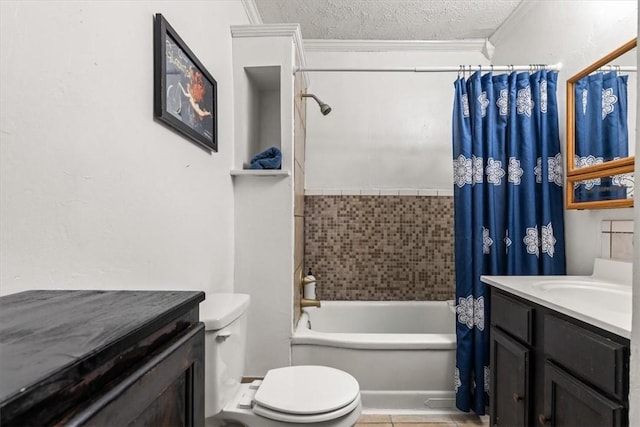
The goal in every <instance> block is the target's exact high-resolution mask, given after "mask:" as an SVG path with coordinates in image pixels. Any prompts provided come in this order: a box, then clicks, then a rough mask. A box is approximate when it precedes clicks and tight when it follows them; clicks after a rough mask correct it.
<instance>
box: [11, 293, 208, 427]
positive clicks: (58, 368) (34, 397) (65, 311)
mask: <svg viewBox="0 0 640 427" xmlns="http://www.w3.org/2000/svg"><path fill="white" fill-rule="evenodd" d="M202 300H204V293H203V292H188V291H183V292H178V291H175V292H174V291H54V290H51V291H44V290H43V291H27V292H21V293H18V294H13V295H7V296H3V297H2V298H0V378H2V381H0V424H2V420H3V419H10V418H11V417H12V416H14V415H15V414H20V413H23V412H25V411H31V412H34V411H36V410H35V409H33V408H34V407H36V404H41V403H42V402H47V401H48V400H47V399H53V401H55V400H56V399H58V400H60V399H61V398H60V396H63V397H64V399H62V400H63V401H65V400H68V401H72V398H73V397H75V396H76V395H77V394H79V393H82V392H85V389H87V390H89V391H91V390H93V389H95V390H99V389H101V388H102V387H106V385H105V384H107V383H108V381H111V380H113V379H114V378H115V375H116V373H117V374H118V375H120V374H121V372H122V371H123V370H125V369H129V368H131V367H132V366H135V362H137V361H138V360H139V359H140V358H142V357H143V356H146V355H147V354H151V352H153V351H155V350H156V349H158V348H161V346H162V345H165V343H166V342H168V341H169V339H173V338H174V337H175V336H178V334H179V333H182V331H185V330H187V329H188V328H189V327H191V326H192V325H193V324H194V323H197V322H198V319H197V315H198V311H197V307H198V303H199V302H200V301H202ZM194 312H195V318H194V319H192V318H191V317H193V315H192V313H194ZM189 316H191V317H189ZM88 373H90V374H91V375H92V376H91V378H90V379H85V378H84V376H85V375H88ZM79 379H81V380H82V382H81V384H80V385H78V384H77V383H76V382H77V381H80V380H79ZM92 387H93V388H92ZM65 404H66V402H65ZM42 405H44V404H42ZM42 405H41V407H40V408H41V409H42ZM57 406H59V407H61V406H63V405H62V403H60V402H58V405H57Z"/></svg>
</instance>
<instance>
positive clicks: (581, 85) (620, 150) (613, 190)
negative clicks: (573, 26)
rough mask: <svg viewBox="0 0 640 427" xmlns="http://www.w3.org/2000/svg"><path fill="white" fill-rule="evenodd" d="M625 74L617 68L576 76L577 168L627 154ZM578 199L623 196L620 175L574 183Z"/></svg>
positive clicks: (624, 191)
mask: <svg viewBox="0 0 640 427" xmlns="http://www.w3.org/2000/svg"><path fill="white" fill-rule="evenodd" d="M627 78H628V76H618V74H617V72H615V71H612V72H609V73H596V74H592V75H590V76H586V77H584V78H582V79H580V80H578V81H577V82H576V84H575V86H574V96H575V101H576V102H575V104H576V105H575V122H576V134H575V147H576V152H575V157H574V164H575V166H576V167H577V168H580V167H585V166H593V165H597V164H600V163H602V162H606V161H609V160H615V159H619V158H622V157H627V156H628V155H629V135H628V130H627ZM575 192H576V199H577V200H580V201H585V202H586V201H592V200H613V199H626V198H627V189H626V187H624V180H623V179H621V177H619V176H614V177H612V178H595V179H589V180H586V181H580V182H576V183H575Z"/></svg>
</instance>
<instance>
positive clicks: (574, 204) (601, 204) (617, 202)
mask: <svg viewBox="0 0 640 427" xmlns="http://www.w3.org/2000/svg"><path fill="white" fill-rule="evenodd" d="M598 166H599V165H598ZM591 168H592V167H589V169H591ZM583 169H587V168H586V167H585V168H583ZM632 172H633V165H631V166H629V165H624V166H618V167H610V168H607V169H605V170H596V171H592V172H585V173H581V174H576V175H573V176H567V181H566V196H567V197H566V207H567V209H612V208H631V207H633V198H628V199H613V200H593V201H589V202H580V201H576V200H575V189H574V188H573V184H574V183H575V182H577V181H584V180H587V179H595V178H606V177H610V176H613V175H622V174H626V173H632Z"/></svg>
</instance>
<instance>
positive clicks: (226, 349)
mask: <svg viewBox="0 0 640 427" xmlns="http://www.w3.org/2000/svg"><path fill="white" fill-rule="evenodd" d="M249 300H250V298H249V295H246V294H208V295H207V298H206V299H205V301H204V302H202V303H201V304H200V320H201V321H202V322H203V323H204V324H205V336H204V337H205V367H204V399H205V417H207V418H208V417H211V416H213V415H215V414H217V413H219V412H220V411H222V408H224V406H225V405H226V404H227V403H228V402H229V400H231V398H232V397H233V396H234V394H235V393H236V392H237V390H238V389H239V388H240V381H241V380H242V375H243V371H244V360H245V352H246V342H247V307H248V306H249Z"/></svg>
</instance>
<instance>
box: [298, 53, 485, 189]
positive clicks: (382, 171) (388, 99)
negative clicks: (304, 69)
mask: <svg viewBox="0 0 640 427" xmlns="http://www.w3.org/2000/svg"><path fill="white" fill-rule="evenodd" d="M487 63H488V60H487V59H486V58H485V57H484V56H483V55H482V54H481V53H480V51H470V50H469V51H458V52H439V51H406V52H402V51H396V52H318V51H307V66H308V67H357V68H364V67H419V66H440V65H452V64H453V65H457V64H474V65H477V64H487ZM456 77H457V76H456V74H455V73H359V72H358V73H344V72H341V73H312V79H311V86H310V87H309V89H308V92H310V93H314V94H315V95H317V96H318V97H319V98H320V99H321V100H322V101H324V102H326V103H327V104H329V105H330V106H331V107H332V111H331V113H330V114H329V115H328V116H322V114H320V110H319V108H318V106H317V104H316V103H315V101H313V100H311V99H307V143H306V170H305V174H306V175H305V188H306V191H307V192H308V193H312V192H317V191H318V190H322V189H342V190H370V189H403V188H405V189H416V188H418V189H444V190H447V191H449V192H451V191H452V186H453V181H452V180H453V171H452V160H451V159H452V155H451V114H452V106H453V93H454V89H453V83H454V81H455V79H456Z"/></svg>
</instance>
